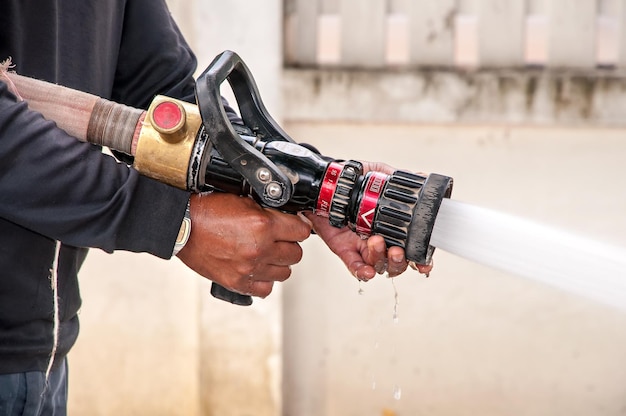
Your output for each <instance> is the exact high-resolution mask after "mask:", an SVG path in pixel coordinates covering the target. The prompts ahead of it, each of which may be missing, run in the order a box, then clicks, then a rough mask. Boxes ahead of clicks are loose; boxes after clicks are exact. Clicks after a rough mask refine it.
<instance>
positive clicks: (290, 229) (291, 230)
mask: <svg viewBox="0 0 626 416" xmlns="http://www.w3.org/2000/svg"><path fill="white" fill-rule="evenodd" d="M265 212H266V214H267V215H268V217H269V218H271V220H272V222H271V230H269V231H270V232H271V233H272V237H273V239H274V241H290V242H302V241H304V240H306V239H307V238H309V236H310V235H311V222H310V221H309V220H308V219H306V218H305V217H302V216H300V215H292V214H285V213H282V212H280V211H277V210H275V209H272V208H265Z"/></svg>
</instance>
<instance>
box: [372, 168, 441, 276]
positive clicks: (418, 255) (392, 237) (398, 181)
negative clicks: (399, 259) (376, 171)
mask: <svg viewBox="0 0 626 416" xmlns="http://www.w3.org/2000/svg"><path fill="white" fill-rule="evenodd" d="M452 182H453V181H452V178H451V177H449V176H444V175H439V174H436V173H432V174H430V175H428V176H423V175H418V174H414V173H410V172H404V171H396V172H394V173H393V174H392V175H391V176H390V177H389V180H388V181H387V184H386V185H385V189H384V190H383V192H382V196H381V198H380V199H379V201H378V209H377V214H376V218H375V220H374V224H373V228H372V230H373V233H374V234H379V235H381V236H383V237H384V238H385V241H386V243H387V245H388V246H399V247H402V248H404V250H405V255H406V258H407V259H408V260H410V261H413V262H415V263H418V264H430V262H431V259H432V255H433V252H434V251H435V248H434V247H433V246H431V245H430V237H431V235H432V232H433V227H434V225H435V219H436V218H437V213H438V212H439V207H440V206H441V201H442V200H443V199H444V198H449V197H450V195H451V193H452Z"/></svg>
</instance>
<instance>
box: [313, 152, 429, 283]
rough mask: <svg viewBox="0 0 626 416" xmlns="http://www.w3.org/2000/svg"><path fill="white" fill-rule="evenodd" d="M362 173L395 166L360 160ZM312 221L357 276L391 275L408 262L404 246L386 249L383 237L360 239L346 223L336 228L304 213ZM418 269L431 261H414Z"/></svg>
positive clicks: (387, 170)
mask: <svg viewBox="0 0 626 416" xmlns="http://www.w3.org/2000/svg"><path fill="white" fill-rule="evenodd" d="M362 163H363V168H364V173H367V172H369V171H372V170H374V171H379V172H383V173H386V174H391V173H393V172H394V171H395V170H396V169H394V168H392V167H391V166H389V165H386V164H384V163H371V162H362ZM305 215H306V217H307V218H308V219H309V220H310V221H311V223H312V224H313V229H314V230H315V232H316V233H317V234H318V235H319V236H320V237H321V238H322V240H324V242H325V243H326V245H328V247H329V248H330V249H331V250H332V252H333V253H335V254H337V255H338V256H339V258H341V260H342V261H343V262H344V264H345V265H346V267H347V268H348V270H349V271H350V273H352V274H353V275H354V276H355V277H356V278H357V279H360V280H370V279H371V278H373V277H374V276H375V275H376V273H378V274H382V273H385V272H388V273H389V276H390V277H394V276H397V275H399V274H401V273H403V272H404V271H405V270H406V268H407V266H408V262H407V260H406V258H405V257H404V249H402V248H400V247H390V248H389V249H387V247H386V244H385V240H384V239H383V238H382V237H381V236H379V235H374V236H371V237H369V238H368V239H365V240H364V239H362V238H361V237H359V236H358V235H357V234H356V233H354V232H353V231H352V230H350V229H349V228H348V227H343V228H336V227H333V226H331V225H330V223H329V222H328V218H325V217H320V216H317V215H315V214H313V213H305ZM413 267H414V268H415V269H417V270H418V271H419V272H420V273H423V274H428V273H429V272H430V270H431V269H432V265H414V266H413Z"/></svg>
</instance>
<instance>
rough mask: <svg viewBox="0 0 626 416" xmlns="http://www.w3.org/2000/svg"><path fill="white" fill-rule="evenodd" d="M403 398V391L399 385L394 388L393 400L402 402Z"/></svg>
mask: <svg viewBox="0 0 626 416" xmlns="http://www.w3.org/2000/svg"><path fill="white" fill-rule="evenodd" d="M401 397H402V389H401V388H400V386H398V385H397V384H396V385H395V386H393V398H394V399H396V400H400V398H401Z"/></svg>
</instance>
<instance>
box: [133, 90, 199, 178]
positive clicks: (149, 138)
mask: <svg viewBox="0 0 626 416" xmlns="http://www.w3.org/2000/svg"><path fill="white" fill-rule="evenodd" d="M201 125H202V118H201V117H200V113H199V111H198V108H197V107H196V106H195V105H193V104H189V103H187V102H184V101H180V100H176V99H173V98H170V97H165V96H162V95H159V96H157V97H155V98H154V100H153V101H152V103H151V104H150V107H149V108H148V113H147V116H146V118H145V121H144V124H143V126H142V128H141V131H140V133H139V139H138V140H137V150H136V152H135V163H134V164H133V166H134V167H135V168H136V169H137V170H138V171H139V172H140V173H141V174H143V175H146V176H149V177H151V178H153V179H156V180H158V181H161V182H165V183H167V184H170V185H172V186H175V187H177V188H181V189H187V171H188V170H189V161H190V160H191V153H192V151H193V145H194V143H195V141H196V136H197V134H198V130H199V129H200V127H201Z"/></svg>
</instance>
